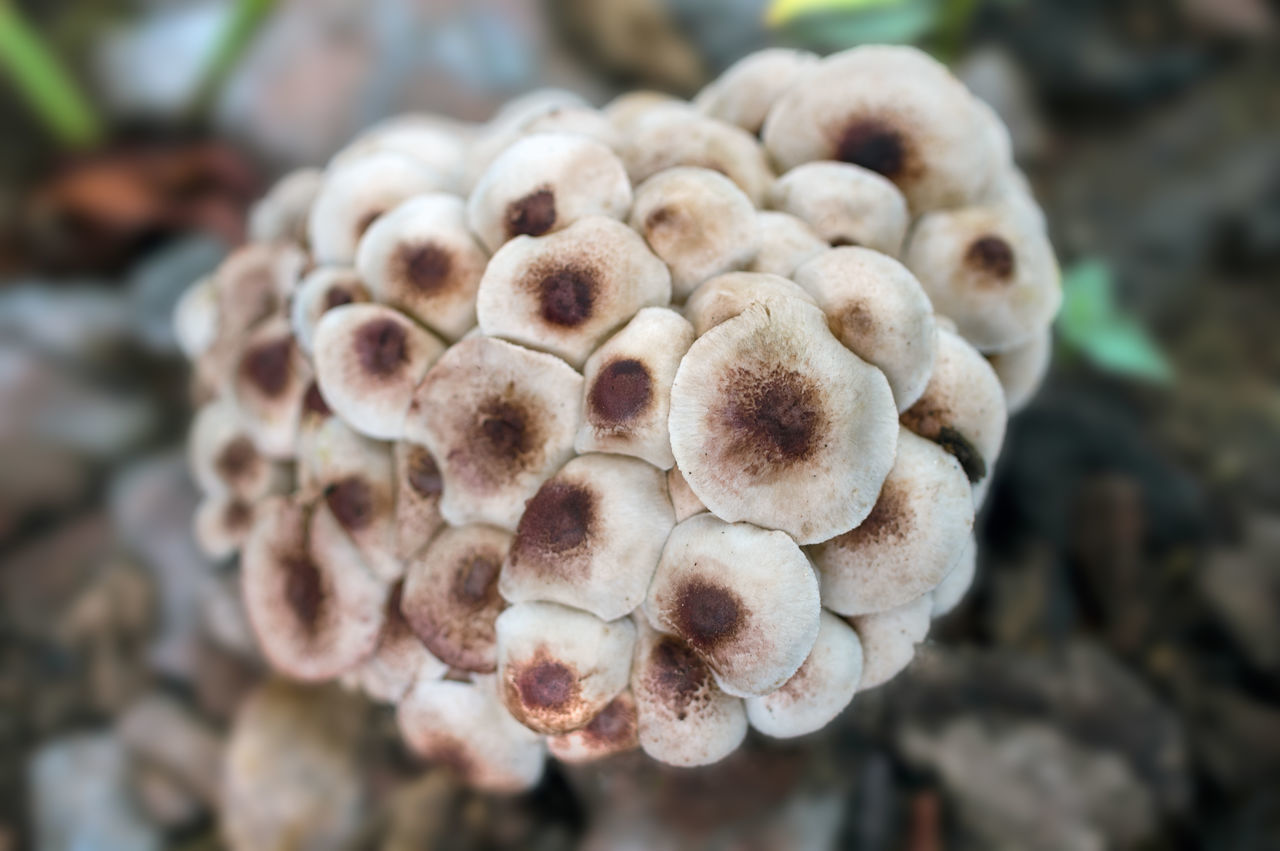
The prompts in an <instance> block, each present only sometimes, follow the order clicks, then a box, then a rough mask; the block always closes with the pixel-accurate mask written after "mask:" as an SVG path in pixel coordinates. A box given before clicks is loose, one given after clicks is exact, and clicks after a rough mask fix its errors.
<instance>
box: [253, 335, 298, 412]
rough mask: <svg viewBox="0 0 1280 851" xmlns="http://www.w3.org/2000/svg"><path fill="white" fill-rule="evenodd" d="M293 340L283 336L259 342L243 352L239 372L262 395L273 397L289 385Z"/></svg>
mask: <svg viewBox="0 0 1280 851" xmlns="http://www.w3.org/2000/svg"><path fill="white" fill-rule="evenodd" d="M292 360H293V340H292V339H291V338H289V337H285V338H284V339H280V340H270V341H268V342H265V343H259V344H258V345H256V346H254V347H253V348H251V349H249V351H247V352H245V355H244V360H242V361H241V362H240V374H241V375H242V376H243V377H244V378H245V380H246V381H248V382H249V383H251V384H252V385H253V386H254V387H256V388H257V389H258V391H259V392H260V393H262V395H263V396H267V397H269V398H274V397H276V396H279V395H280V394H281V393H283V392H284V391H285V389H286V388H287V387H288V386H289V376H290V375H291V374H292V372H293V370H292V368H291V367H292Z"/></svg>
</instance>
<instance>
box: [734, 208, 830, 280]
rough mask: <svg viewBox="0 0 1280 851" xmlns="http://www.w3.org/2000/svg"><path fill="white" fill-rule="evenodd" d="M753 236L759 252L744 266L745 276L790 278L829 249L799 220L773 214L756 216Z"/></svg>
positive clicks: (767, 212)
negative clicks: (812, 259) (747, 274)
mask: <svg viewBox="0 0 1280 851" xmlns="http://www.w3.org/2000/svg"><path fill="white" fill-rule="evenodd" d="M756 233H757V234H758V238H759V250H757V251H756V256H755V258H754V259H753V260H752V261H751V262H750V263H749V264H747V271H748V272H760V273H762V274H766V275H780V276H781V277H783V278H790V277H791V273H792V272H794V271H795V270H796V269H797V268H799V267H800V265H801V264H802V263H804V262H805V261H806V260H808V259H810V258H812V257H816V256H817V255H819V254H821V253H822V252H824V251H826V250H827V249H828V248H829V247H830V246H828V245H827V242H826V240H824V239H823V238H822V237H820V236H818V235H817V234H816V233H814V232H813V228H811V227H809V226H808V225H807V224H805V222H804V220H803V219H798V218H796V217H795V216H793V215H791V214H790V213H779V212H777V211H775V210H761V211H760V212H758V213H756Z"/></svg>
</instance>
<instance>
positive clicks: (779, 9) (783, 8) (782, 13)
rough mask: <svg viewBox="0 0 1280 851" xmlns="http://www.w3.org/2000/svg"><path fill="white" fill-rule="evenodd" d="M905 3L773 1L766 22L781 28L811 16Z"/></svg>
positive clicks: (891, 0)
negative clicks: (797, 19)
mask: <svg viewBox="0 0 1280 851" xmlns="http://www.w3.org/2000/svg"><path fill="white" fill-rule="evenodd" d="M904 2H906V0H773V2H771V3H770V4H769V8H768V9H766V10H765V13H764V20H765V23H766V24H768V25H769V26H771V27H780V26H783V25H784V24H787V23H790V22H791V21H794V20H795V19H796V18H801V17H806V16H809V15H827V14H833V13H842V12H859V11H865V10H867V9H876V8H884V7H886V6H899V5H902V4H903V3H904Z"/></svg>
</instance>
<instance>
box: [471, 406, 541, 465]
mask: <svg viewBox="0 0 1280 851" xmlns="http://www.w3.org/2000/svg"><path fill="white" fill-rule="evenodd" d="M530 431H531V429H530V428H529V422H528V418H527V417H526V416H525V411H524V408H522V407H521V406H519V405H515V404H512V403H511V402H507V401H504V400H500V399H491V400H489V401H488V402H486V403H485V404H484V405H482V406H481V407H480V434H481V435H482V436H483V437H484V443H485V445H486V448H487V449H488V452H487V454H488V455H490V456H491V457H495V458H500V459H508V458H509V459H515V458H518V457H519V456H521V455H523V454H524V453H525V452H528V451H529V449H530V443H531V440H530V438H531V437H532V435H531V434H530Z"/></svg>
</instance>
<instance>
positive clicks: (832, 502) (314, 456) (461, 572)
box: [173, 45, 1061, 844]
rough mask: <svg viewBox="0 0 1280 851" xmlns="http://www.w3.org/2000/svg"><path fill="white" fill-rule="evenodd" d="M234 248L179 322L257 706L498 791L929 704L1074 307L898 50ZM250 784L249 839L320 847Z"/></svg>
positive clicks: (334, 177) (714, 92)
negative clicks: (387, 731) (879, 705)
mask: <svg viewBox="0 0 1280 851" xmlns="http://www.w3.org/2000/svg"><path fill="white" fill-rule="evenodd" d="M249 231H250V242H249V243H248V244H246V245H244V246H242V247H240V248H237V249H236V250H235V251H233V252H232V253H231V254H230V255H228V257H227V258H226V260H225V261H224V263H223V264H222V266H221V267H220V268H218V269H217V270H216V271H214V272H213V273H212V274H210V275H208V276H206V277H205V278H203V279H201V280H200V281H197V282H194V283H193V284H192V286H191V287H190V289H189V290H188V291H187V293H186V294H184V295H183V296H182V297H181V299H180V300H179V301H178V303H177V305H176V307H175V310H174V315H173V320H174V327H175V332H176V336H177V339H178V342H179V346H180V348H181V350H182V351H183V352H184V353H185V354H186V355H187V356H188V357H189V358H191V360H192V363H193V370H192V398H193V400H195V405H196V411H195V413H194V416H193V420H192V423H191V427H190V430H189V433H188V434H189V438H188V458H189V463H190V467H191V473H192V479H193V481H194V482H195V484H196V486H197V488H198V489H199V491H200V501H199V503H198V508H197V509H196V510H195V511H194V512H193V517H192V518H191V522H192V529H193V532H194V536H195V540H196V542H197V544H198V545H199V547H200V548H201V550H202V551H203V552H204V553H205V554H206V555H207V556H208V557H209V558H211V559H217V560H219V561H220V562H222V564H221V565H220V566H219V569H220V570H226V571H229V572H231V573H232V574H234V575H235V576H236V577H237V578H238V581H239V584H240V588H241V593H242V597H243V600H244V604H245V612H246V615H247V619H248V623H249V626H250V627H251V628H252V633H253V635H254V637H255V639H256V642H257V645H258V648H259V650H260V651H261V656H262V658H263V659H264V660H265V662H266V663H267V664H268V665H269V666H270V667H271V668H272V669H274V670H275V671H277V672H279V673H281V674H283V675H284V676H286V677H288V678H290V679H292V680H295V681H309V682H337V683H340V684H341V685H342V687H344V688H345V689H347V690H348V691H351V690H355V691H358V692H361V693H363V694H364V695H365V696H366V697H367V698H368V699H369V700H371V701H373V702H376V703H382V704H389V705H391V706H393V707H394V712H395V717H396V721H397V724H398V728H399V731H400V733H401V736H402V738H403V740H404V742H405V744H406V746H407V749H408V750H409V751H410V752H411V753H412V754H414V755H415V756H416V757H419V758H421V759H423V760H425V761H426V762H428V763H432V764H436V765H442V766H445V767H447V768H448V769H449V770H451V771H452V772H453V773H455V774H456V775H457V776H458V777H459V778H461V779H462V780H463V781H464V782H465V783H467V784H469V785H471V786H474V787H476V788H479V789H483V790H486V791H489V792H496V793H517V792H521V791H525V790H528V789H529V788H531V787H532V786H534V785H535V784H537V783H538V782H539V780H540V778H541V777H542V776H543V773H544V763H545V761H546V759H547V758H548V756H550V757H551V758H553V759H559V760H562V761H564V762H569V763H583V762H591V761H594V760H600V759H606V758H609V757H612V756H614V755H617V754H622V753H624V752H627V751H636V752H637V753H636V754H633V755H632V757H631V758H641V757H642V756H643V757H644V758H651V759H654V760H658V761H660V762H663V763H667V764H670V765H676V766H699V765H706V764H709V763H713V762H716V761H718V760H721V759H724V758H725V757H727V756H728V755H729V754H730V753H732V752H733V751H734V750H735V749H736V748H738V747H739V745H740V744H741V743H742V742H743V740H744V737H745V736H746V734H747V731H748V728H749V727H750V728H754V729H755V730H756V731H757V732H758V733H759V734H762V735H765V736H770V737H775V738H789V737H793V736H802V735H806V734H809V733H812V732H814V731H816V730H819V729H821V728H822V727H824V726H825V725H827V724H829V723H832V722H833V721H835V719H836V718H837V717H838V716H839V715H840V714H841V712H843V711H844V709H845V707H846V706H848V705H849V704H850V702H851V701H853V700H855V694H856V693H857V692H859V691H861V690H866V689H870V688H874V687H875V686H878V685H880V684H882V683H884V682H886V681H888V680H889V679H891V678H892V677H893V676H895V675H896V674H897V673H899V672H900V671H902V670H903V669H904V668H906V667H907V666H908V665H910V664H911V661H912V659H913V657H914V655H915V652H916V647H917V645H919V644H920V643H921V642H922V641H924V640H925V637H926V636H927V634H928V632H929V627H930V623H931V621H932V619H933V618H936V617H939V616H941V615H943V614H945V613H946V612H948V611H951V610H952V609H953V608H955V607H956V606H958V605H961V604H962V602H963V598H964V595H965V593H966V591H967V590H968V588H969V587H970V586H971V585H972V584H973V583H974V581H975V578H976V577H975V573H976V568H977V565H978V563H979V558H978V555H979V554H978V551H977V544H976V541H975V538H974V516H975V513H976V512H977V511H978V510H979V509H980V507H981V505H982V500H983V498H984V496H985V495H986V493H987V491H988V489H989V487H990V484H991V481H992V478H993V476H994V472H995V466H996V464H997V463H998V461H999V457H1000V451H1001V445H1002V443H1003V440H1004V435H1005V431H1006V423H1007V419H1008V417H1009V415H1010V413H1011V412H1013V411H1016V410H1018V409H1020V408H1021V407H1023V406H1025V405H1027V404H1028V402H1029V401H1030V400H1031V399H1032V398H1033V396H1034V394H1035V392H1036V390H1037V388H1038V387H1039V385H1040V383H1041V382H1042V381H1043V379H1044V377H1045V374H1046V372H1047V370H1048V366H1049V359H1050V355H1051V351H1052V345H1051V343H1052V336H1051V332H1050V326H1051V323H1052V321H1053V318H1054V315H1055V313H1056V312H1057V310H1058V307H1059V304H1060V301H1061V295H1060V287H1059V276H1058V267H1057V264H1056V261H1055V259H1054V254H1053V249H1052V246H1051V245H1050V244H1049V240H1048V237H1047V234H1048V229H1047V227H1046V223H1045V219H1044V215H1043V213H1042V212H1041V211H1040V208H1039V207H1038V205H1037V204H1036V202H1035V199H1034V195H1033V192H1032V183H1031V181H1030V180H1029V179H1028V178H1027V176H1026V175H1024V174H1023V173H1022V172H1021V171H1020V170H1019V169H1018V167H1017V166H1016V165H1015V164H1014V163H1013V161H1012V159H1011V145H1010V138H1009V134H1008V132H1007V130H1006V129H1005V128H1004V125H1003V123H1002V122H1001V120H1000V118H999V116H998V115H997V114H996V113H995V112H994V111H993V110H992V109H991V108H990V107H988V106H986V105H985V104H983V103H981V102H979V101H977V100H976V99H975V98H974V97H973V96H972V95H971V94H970V93H969V92H968V91H967V90H966V89H965V87H964V86H963V85H962V84H961V83H960V82H959V80H957V78H956V77H954V76H953V75H952V74H951V73H950V72H949V71H948V70H947V68H946V67H944V66H943V65H941V64H940V63H938V62H936V61H935V60H933V59H931V58H930V57H928V56H927V55H925V54H923V53H921V52H920V51H917V50H915V49H913V48H909V47H884V46H876V45H868V46H860V47H857V48H854V49H851V50H846V51H843V52H840V53H836V54H834V55H831V56H827V57H818V56H816V55H813V54H810V53H806V52H803V51H798V50H791V49H783V48H778V49H770V50H765V51H761V52H759V53H756V54H752V55H751V56H747V57H745V58H743V59H742V60H740V61H739V62H737V63H735V64H733V65H732V66H730V67H729V68H728V69H727V70H726V71H725V72H724V73H723V74H722V75H721V76H720V77H719V78H718V79H716V80H714V81H712V82H711V83H709V84H708V85H707V86H706V88H705V89H704V90H703V91H702V92H700V93H699V94H698V95H697V96H696V97H694V98H693V99H692V100H691V101H688V102H686V101H682V100H680V99H678V98H675V97H672V96H669V95H663V94H657V93H654V92H631V93H627V94H622V95H620V96H618V97H617V98H615V99H614V100H613V101H612V102H610V103H609V104H608V105H607V106H605V107H604V108H602V109H596V108H594V107H593V106H592V105H591V104H590V103H588V101H587V100H585V99H584V98H583V97H581V96H580V95H577V94H575V93H572V92H567V91H562V90H556V89H541V90H537V91H533V92H529V93H527V94H525V95H522V96H520V97H518V98H516V99H515V100H513V101H512V102H511V103H509V104H508V105H507V106H505V107H503V108H501V109H499V110H498V111H497V112H496V113H495V114H494V116H493V117H492V119H491V120H489V121H488V122H485V123H468V122H462V121H457V120H454V119H450V118H444V117H439V116H431V115H407V116H401V117H398V118H392V119H389V120H387V121H384V122H382V123H380V124H378V125H375V126H374V127H371V128H369V129H368V130H366V131H365V132H363V133H361V134H360V135H359V136H358V137H356V138H355V139H354V140H353V141H352V142H351V143H350V144H348V145H347V146H346V147H344V148H343V149H342V150H341V151H340V152H339V153H338V154H336V155H335V156H334V157H333V159H332V160H331V161H330V162H329V163H328V164H327V165H325V166H324V167H323V168H317V169H303V170H299V171H296V172H293V173H290V174H288V175H285V176H284V177H283V178H282V179H281V180H280V181H279V182H278V183H277V184H276V185H275V186H274V187H272V188H271V189H270V191H268V192H267V194H266V195H265V196H264V197H263V198H262V200H261V201H260V202H258V204H257V205H255V207H254V209H253V212H252V216H251V221H250V226H249ZM329 688H330V690H328V691H325V690H322V689H316V690H314V692H306V693H307V694H312V693H314V694H317V695H330V697H326V698H325V700H326V701H327V703H326V706H328V705H329V702H332V701H333V700H334V699H335V698H334V697H333V696H334V695H341V694H342V692H341V691H339V690H338V689H336V688H335V687H329ZM264 699H265V698H264ZM294 702H295V703H296V702H297V701H296V700H295V701H294ZM250 720H253V719H252V717H251V718H250ZM273 723H275V722H273ZM370 723H372V722H370ZM246 735H247V734H246ZM249 738H250V739H251V740H253V742H257V740H256V739H254V738H253V737H252V736H250V737H249ZM269 744H270V743H266V744H262V743H254V744H252V747H251V748H248V749H242V751H241V752H240V754H239V756H238V757H237V770H238V771H241V772H251V771H252V770H254V769H253V760H254V758H255V751H254V750H253V748H266V749H265V750H264V751H263V752H264V753H274V751H272V750H271V749H270V747H268V745H269ZM303 763H305V760H304V761H303V762H300V763H299V764H300V765H301V764H303ZM292 764H293V763H292V762H290V761H288V760H283V759H282V760H281V766H284V767H287V766H291V765H292ZM261 776H262V777H263V778H271V777H275V776H279V777H281V778H283V781H282V782H298V783H301V782H304V780H297V779H294V780H291V778H295V777H296V776H297V774H296V772H294V771H293V769H292V768H289V770H288V771H284V770H283V769H282V771H281V772H277V773H275V774H272V773H271V772H266V773H261ZM254 780H255V778H254V776H252V774H244V775H242V776H239V777H237V778H236V779H235V782H236V783H237V784H239V785H238V786H237V787H236V789H235V791H236V796H237V797H236V799H237V800H240V801H242V802H244V803H243V806H244V813H243V814H244V816H245V817H246V819H249V820H257V821H259V822H260V823H261V824H264V825H267V827H264V828H263V829H264V830H267V833H266V834H264V835H269V836H275V835H277V833H276V832H275V831H277V830H278V829H279V830H283V829H285V828H289V827H290V826H291V825H293V824H295V822H296V821H297V819H307V818H318V816H317V817H312V816H310V815H309V814H308V813H309V812H310V811H309V810H308V811H305V812H304V811H303V810H299V811H298V812H297V813H292V814H284V815H282V814H279V813H270V812H266V811H265V810H262V809H261V807H260V806H259V804H260V803H261V802H258V801H253V800H251V797H252V795H253V794H254V789H256V788H257V786H255V785H253V783H252V782H251V781H254ZM299 800H301V798H299ZM341 814H342V813H341V812H339V811H336V810H335V812H334V813H332V814H329V815H332V816H333V817H335V818H336V817H337V816H340V815H341ZM286 816H287V817H286ZM271 819H275V821H274V822H272V821H271ZM316 823H317V824H324V823H326V822H324V820H323V819H321V820H320V821H318V822H316ZM238 829H239V828H237V830H238ZM298 835H299V836H302V835H303V834H298ZM306 835H307V836H310V834H309V833H308V834H306ZM340 835H342V836H345V834H341V833H340V832H335V833H334V837H335V838H334V842H338V841H339V840H338V838H337V837H339V836H340ZM281 841H282V842H283V841H284V840H281ZM343 841H345V840H343ZM347 844H349V843H347Z"/></svg>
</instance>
